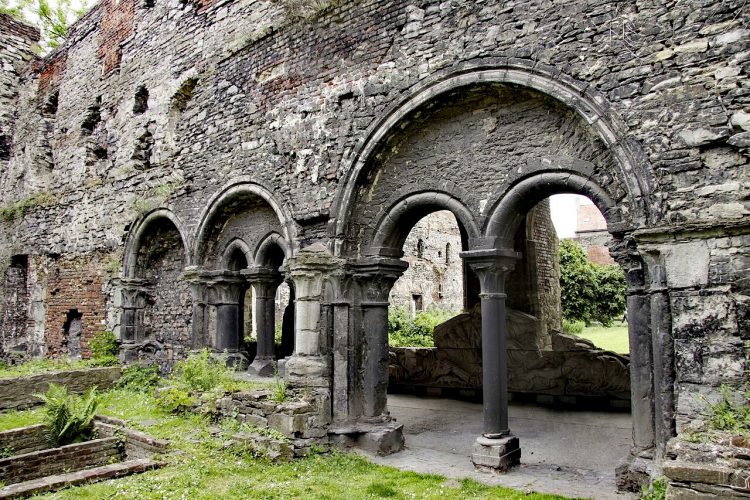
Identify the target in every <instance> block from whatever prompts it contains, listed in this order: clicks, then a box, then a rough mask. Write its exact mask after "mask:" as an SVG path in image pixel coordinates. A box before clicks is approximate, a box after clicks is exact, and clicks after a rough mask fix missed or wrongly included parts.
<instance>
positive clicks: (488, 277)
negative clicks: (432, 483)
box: [461, 249, 521, 471]
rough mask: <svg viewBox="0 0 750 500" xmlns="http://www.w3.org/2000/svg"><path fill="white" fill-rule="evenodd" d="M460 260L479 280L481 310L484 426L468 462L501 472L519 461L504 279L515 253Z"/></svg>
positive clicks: (477, 253) (470, 254)
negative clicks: (512, 414) (511, 406)
mask: <svg viewBox="0 0 750 500" xmlns="http://www.w3.org/2000/svg"><path fill="white" fill-rule="evenodd" d="M461 257H463V258H464V259H465V260H466V261H467V262H468V263H469V265H470V266H471V268H472V269H473V270H474V272H475V273H476V274H477V276H478V277H479V285H480V294H479V297H480V299H481V310H482V387H483V394H482V395H483V398H482V399H483V405H484V424H483V431H482V435H481V436H480V437H479V438H477V442H476V444H475V445H474V453H473V454H472V461H473V462H474V465H475V466H477V467H478V468H489V469H493V470H500V471H505V470H507V469H509V468H510V467H512V466H514V465H517V464H518V463H520V460H521V449H520V448H519V443H518V438H517V437H515V436H513V435H512V434H511V433H510V426H509V423H508V355H507V352H506V344H507V338H508V326H507V322H506V313H505V298H506V295H505V278H506V276H507V275H508V273H510V271H512V270H513V267H514V265H515V262H516V260H517V259H518V257H519V255H518V253H516V252H514V251H513V250H511V249H504V250H472V251H467V252H462V253H461Z"/></svg>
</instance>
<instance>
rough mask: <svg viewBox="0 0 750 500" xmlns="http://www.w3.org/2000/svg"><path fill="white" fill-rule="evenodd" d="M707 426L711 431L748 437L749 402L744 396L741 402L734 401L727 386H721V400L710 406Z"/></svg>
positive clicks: (749, 421) (749, 420)
mask: <svg viewBox="0 0 750 500" xmlns="http://www.w3.org/2000/svg"><path fill="white" fill-rule="evenodd" d="M708 409H709V420H708V425H709V427H710V428H711V429H714V430H718V431H726V432H730V433H732V434H735V435H740V436H744V437H750V401H748V398H747V395H744V397H743V398H742V401H737V400H734V399H733V398H732V396H731V394H730V389H729V386H727V385H722V386H721V399H720V400H719V401H718V402H717V403H715V404H710V405H709V407H708Z"/></svg>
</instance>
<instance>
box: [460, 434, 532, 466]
mask: <svg viewBox="0 0 750 500" xmlns="http://www.w3.org/2000/svg"><path fill="white" fill-rule="evenodd" d="M471 461H472V462H473V463H474V466H475V467H476V468H477V469H480V470H492V471H497V472H505V471H507V470H508V469H510V468H511V467H513V466H515V465H518V464H520V463H521V447H520V446H519V443H518V438H517V437H515V436H506V437H503V438H500V439H489V438H485V437H479V438H477V441H476V442H475V443H474V449H473V452H472V454H471Z"/></svg>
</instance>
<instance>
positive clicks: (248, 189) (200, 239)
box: [191, 177, 297, 265]
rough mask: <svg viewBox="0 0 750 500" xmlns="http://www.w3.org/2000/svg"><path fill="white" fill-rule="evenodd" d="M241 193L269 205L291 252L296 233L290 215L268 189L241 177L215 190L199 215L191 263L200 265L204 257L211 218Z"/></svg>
mask: <svg viewBox="0 0 750 500" xmlns="http://www.w3.org/2000/svg"><path fill="white" fill-rule="evenodd" d="M243 195H254V196H257V197H259V198H260V199H262V200H263V201H264V202H266V203H267V204H268V205H269V206H270V207H271V209H272V210H273V211H274V213H275V214H276V217H277V218H278V220H279V223H280V225H281V228H282V231H283V233H284V234H283V236H284V239H285V240H286V241H287V242H288V243H289V247H290V251H292V252H293V250H294V247H293V245H294V241H296V237H297V233H296V227H295V225H294V221H293V220H292V217H291V215H290V214H289V213H288V211H287V210H286V208H285V207H283V206H282V204H281V203H280V202H278V201H277V200H276V197H275V196H274V195H273V193H272V192H271V191H270V190H269V189H267V188H266V187H264V186H262V185H260V184H258V183H257V182H254V181H251V180H250V179H249V178H244V177H243V178H240V179H237V180H234V181H232V182H230V183H228V184H227V185H225V186H224V187H223V188H222V189H220V190H219V191H217V192H216V194H214V195H213V196H212V197H211V199H210V200H209V202H208V204H207V205H206V208H205V209H204V210H203V212H202V214H201V217H200V223H199V224H198V226H197V229H196V231H195V237H194V244H193V247H192V249H193V251H192V253H191V255H192V260H191V264H197V265H200V264H202V262H203V260H204V258H205V255H204V249H205V243H206V239H207V238H208V236H209V232H210V225H211V221H212V220H213V218H214V217H215V216H216V215H217V214H218V213H219V211H220V210H221V208H222V207H223V206H225V205H226V204H227V203H230V202H231V201H232V200H233V199H235V198H237V197H240V196H243Z"/></svg>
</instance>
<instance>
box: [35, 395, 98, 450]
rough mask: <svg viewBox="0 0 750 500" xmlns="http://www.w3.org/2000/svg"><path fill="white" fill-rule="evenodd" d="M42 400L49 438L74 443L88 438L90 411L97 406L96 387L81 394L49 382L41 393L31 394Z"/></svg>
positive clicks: (61, 443)
mask: <svg viewBox="0 0 750 500" xmlns="http://www.w3.org/2000/svg"><path fill="white" fill-rule="evenodd" d="M35 396H37V397H39V398H40V399H41V400H42V401H44V408H43V410H42V411H43V413H44V420H43V423H44V425H45V427H46V428H47V432H48V434H49V437H50V439H51V440H52V442H54V443H55V444H56V445H57V446H63V445H66V444H71V443H78V442H81V441H85V440H87V439H90V438H91V434H92V433H93V430H94V415H95V414H96V409H97V407H98V406H99V399H98V395H97V392H96V387H92V388H91V389H89V390H88V391H86V393H85V394H84V395H83V396H82V397H81V396H78V395H76V394H70V393H69V392H68V388H67V387H65V386H60V385H57V384H50V385H49V389H47V392H46V393H45V394H35Z"/></svg>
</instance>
